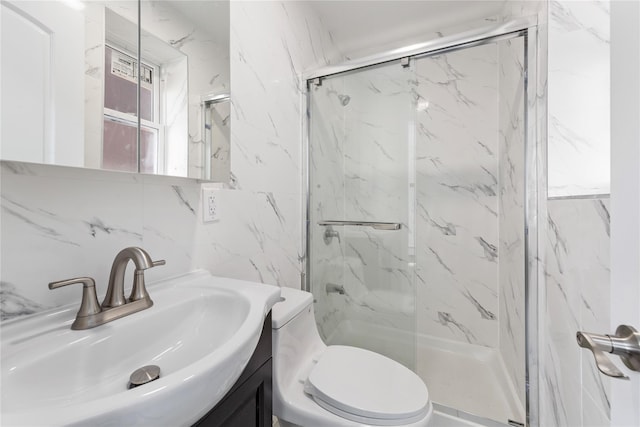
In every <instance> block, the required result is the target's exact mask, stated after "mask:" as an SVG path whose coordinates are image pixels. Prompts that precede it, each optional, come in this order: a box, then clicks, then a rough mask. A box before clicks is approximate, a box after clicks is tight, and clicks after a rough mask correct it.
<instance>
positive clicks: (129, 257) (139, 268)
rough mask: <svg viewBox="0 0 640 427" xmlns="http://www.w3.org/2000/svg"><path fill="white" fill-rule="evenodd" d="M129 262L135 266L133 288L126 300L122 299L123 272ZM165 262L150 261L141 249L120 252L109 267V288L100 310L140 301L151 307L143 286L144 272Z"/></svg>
mask: <svg viewBox="0 0 640 427" xmlns="http://www.w3.org/2000/svg"><path fill="white" fill-rule="evenodd" d="M129 261H133V263H134V264H135V266H136V269H135V272H134V277H133V288H132V289H131V295H130V296H129V299H128V300H125V299H124V272H125V270H126V268H127V264H128V263H129ZM164 264H165V261H164V260H160V261H155V262H154V261H152V260H151V257H150V256H149V254H148V253H147V252H146V251H145V250H144V249H142V248H137V247H130V248H125V249H123V250H121V251H120V252H119V253H118V255H116V258H115V259H114V260H113V264H112V265H111V274H109V286H108V287H107V293H106V295H105V296H104V300H103V301H102V308H103V309H105V308H114V307H119V306H121V305H124V304H127V302H134V301H140V300H148V301H149V303H150V304H149V307H151V306H152V305H153V301H151V298H150V297H149V294H148V293H147V289H146V287H145V284H144V270H146V269H148V268H151V267H156V266H158V265H164Z"/></svg>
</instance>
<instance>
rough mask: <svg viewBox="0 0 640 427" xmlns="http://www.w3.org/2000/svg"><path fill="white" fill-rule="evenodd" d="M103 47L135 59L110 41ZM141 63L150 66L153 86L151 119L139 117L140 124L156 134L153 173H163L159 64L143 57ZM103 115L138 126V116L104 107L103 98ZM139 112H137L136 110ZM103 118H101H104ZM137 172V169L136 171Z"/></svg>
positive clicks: (134, 56) (134, 57) (164, 165)
mask: <svg viewBox="0 0 640 427" xmlns="http://www.w3.org/2000/svg"><path fill="white" fill-rule="evenodd" d="M105 47H108V48H110V49H111V50H114V51H116V52H118V53H121V54H123V55H127V56H128V57H130V58H131V59H132V60H133V61H134V62H135V61H137V58H136V54H134V53H131V52H130V51H128V50H127V49H124V48H122V47H120V46H118V45H116V44H114V43H111V42H109V41H107V42H105ZM141 62H142V64H143V65H145V66H147V67H149V68H151V69H152V70H153V75H152V76H153V80H152V83H151V84H152V87H153V93H152V96H153V99H152V103H153V121H149V120H145V119H143V118H142V117H141V118H140V126H141V127H144V128H147V129H150V130H152V131H155V133H156V135H157V152H156V162H155V165H154V173H156V174H164V173H165V170H166V162H165V144H164V126H163V125H162V120H161V117H160V95H161V93H160V86H161V84H160V66H159V65H156V64H154V63H151V62H149V61H147V60H145V59H142V61H141ZM106 73H107V70H106V69H105V76H106ZM103 111H104V113H103V116H104V119H109V120H112V121H116V122H120V123H125V124H129V125H131V126H133V127H136V126H138V117H137V116H135V115H133V114H128V113H123V112H121V111H116V110H113V109H111V108H106V107H104V100H103ZM137 113H139V112H137ZM104 119H103V120H104ZM102 141H103V147H102V150H101V151H100V156H101V162H102V161H103V159H102V155H103V153H104V139H103V140H102ZM138 172H139V171H138Z"/></svg>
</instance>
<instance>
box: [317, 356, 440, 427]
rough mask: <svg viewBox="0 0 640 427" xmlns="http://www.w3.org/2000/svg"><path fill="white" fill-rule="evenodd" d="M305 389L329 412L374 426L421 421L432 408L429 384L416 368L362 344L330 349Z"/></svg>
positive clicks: (321, 357) (322, 357)
mask: <svg viewBox="0 0 640 427" xmlns="http://www.w3.org/2000/svg"><path fill="white" fill-rule="evenodd" d="M304 391H305V393H307V394H309V395H311V396H312V397H313V399H314V400H315V402H316V403H317V404H318V405H320V406H321V407H323V408H324V409H326V410H327V411H329V412H332V413H334V414H336V415H338V416H340V417H343V418H345V419H348V420H351V421H355V422H358V423H363V424H370V425H381V426H384V425H387V426H391V425H401V424H409V423H412V422H417V421H419V420H421V419H422V418H424V417H425V415H427V413H428V412H429V410H430V408H431V405H430V404H429V392H428V391H427V387H426V386H425V385H424V382H423V381H422V380H421V379H420V378H419V377H418V376H417V375H416V374H415V373H414V372H412V371H411V370H409V369H408V368H406V367H404V366H403V365H401V364H400V363H398V362H395V361H393V360H391V359H389V358H387V357H385V356H382V355H380V354H378V353H374V352H371V351H368V350H364V349H361V348H356V347H348V346H338V345H336V346H329V347H327V349H326V350H325V351H324V352H323V353H322V354H321V356H320V357H319V359H318V362H317V363H316V365H315V366H314V367H313V368H312V370H311V371H310V373H309V376H308V378H307V380H306V382H305V387H304Z"/></svg>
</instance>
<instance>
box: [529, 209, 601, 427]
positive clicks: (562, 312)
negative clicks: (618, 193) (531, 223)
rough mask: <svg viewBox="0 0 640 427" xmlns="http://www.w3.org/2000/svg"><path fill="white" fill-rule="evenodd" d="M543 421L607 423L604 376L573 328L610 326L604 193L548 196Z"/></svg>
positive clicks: (558, 423)
mask: <svg viewBox="0 0 640 427" xmlns="http://www.w3.org/2000/svg"><path fill="white" fill-rule="evenodd" d="M547 220H548V233H547V240H546V241H545V242H544V245H545V251H546V262H545V272H544V274H545V281H546V298H545V301H543V302H542V304H543V305H544V312H543V313H544V318H543V324H544V325H546V326H545V328H546V330H547V332H546V339H545V340H544V344H543V348H541V349H540V351H541V359H542V363H541V370H542V372H541V375H542V384H541V387H542V390H541V393H540V395H541V399H542V401H541V402H540V425H544V426H608V425H610V404H609V379H608V377H606V376H604V375H602V374H600V373H599V372H598V370H597V368H596V367H595V363H594V360H593V356H592V355H591V353H590V352H588V351H586V350H583V349H581V348H580V347H578V345H577V344H576V339H575V333H576V331H578V330H586V331H590V332H593V331H596V332H597V331H607V330H609V328H610V321H609V319H610V318H609V316H610V311H609V292H610V278H609V274H610V259H609V250H610V249H609V248H610V243H609V238H610V234H609V225H610V221H609V199H608V198H596V199H560V200H549V202H548V218H547Z"/></svg>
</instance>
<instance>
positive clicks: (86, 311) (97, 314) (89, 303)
mask: <svg viewBox="0 0 640 427" xmlns="http://www.w3.org/2000/svg"><path fill="white" fill-rule="evenodd" d="M129 261H133V263H134V265H135V271H134V278H133V288H132V289H131V295H130V296H129V298H128V299H125V297H124V273H125V270H126V268H127V264H128V263H129ZM164 264H165V261H164V260H160V261H152V260H151V257H150V256H149V254H148V253H147V252H146V251H145V250H144V249H141V248H136V247H130V248H125V249H123V250H121V251H120V252H119V253H118V255H116V258H115V259H114V260H113V265H112V266H111V274H110V275H109V286H108V288H107V293H106V295H105V297H104V301H102V306H100V304H99V303H98V298H97V296H96V286H95V282H94V280H93V279H92V278H90V277H78V278H75V279H69V280H62V281H59V282H51V283H49V289H57V288H60V287H62V286H67V285H72V284H74V283H82V284H83V290H82V303H81V304H80V310H78V314H77V315H76V320H75V321H74V322H73V324H72V325H71V329H76V330H79V329H89V328H94V327H96V326H99V325H102V324H104V323H107V322H111V321H112V320H116V319H119V318H121V317H124V316H127V315H129V314H132V313H136V312H138V311H141V310H144V309H146V308H149V307H151V306H152V305H153V301H152V300H151V297H149V293H148V292H147V289H146V286H145V283H144V270H146V269H148V268H151V267H156V266H158V265H164Z"/></svg>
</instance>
